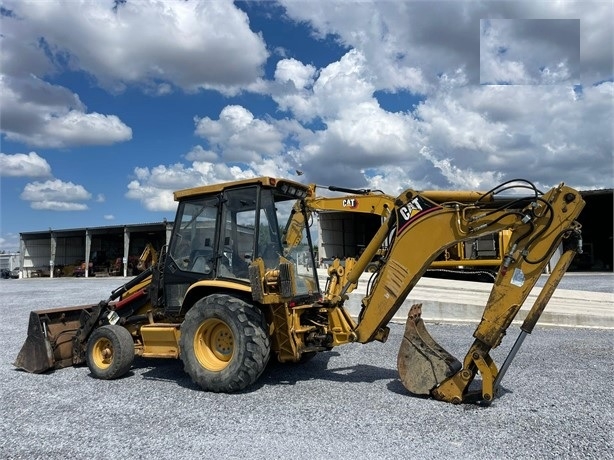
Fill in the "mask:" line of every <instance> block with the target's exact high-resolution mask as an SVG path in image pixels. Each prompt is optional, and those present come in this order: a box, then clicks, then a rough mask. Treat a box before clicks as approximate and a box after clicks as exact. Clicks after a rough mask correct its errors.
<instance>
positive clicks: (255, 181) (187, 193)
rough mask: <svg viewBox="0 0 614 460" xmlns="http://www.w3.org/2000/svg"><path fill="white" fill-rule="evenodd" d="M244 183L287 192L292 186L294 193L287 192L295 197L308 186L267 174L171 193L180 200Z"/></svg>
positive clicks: (304, 192)
mask: <svg viewBox="0 0 614 460" xmlns="http://www.w3.org/2000/svg"><path fill="white" fill-rule="evenodd" d="M246 185H262V186H263V187H268V188H277V189H278V190H280V191H281V192H282V193H287V191H288V190H289V189H290V188H294V190H295V191H296V192H298V195H297V194H296V193H289V194H290V195H294V196H296V197H297V198H298V197H299V195H302V196H305V195H307V193H308V192H309V187H308V186H307V185H305V184H301V183H300V182H295V181H293V180H289V179H281V178H275V177H269V176H261V177H252V178H250V179H242V180H236V181H230V182H220V183H217V184H211V185H201V186H199V187H192V188H186V189H183V190H177V191H176V192H174V193H173V196H174V198H175V201H180V200H182V199H184V198H189V197H194V196H198V195H210V194H215V193H220V192H222V191H224V190H227V189H231V188H235V187H244V186H246Z"/></svg>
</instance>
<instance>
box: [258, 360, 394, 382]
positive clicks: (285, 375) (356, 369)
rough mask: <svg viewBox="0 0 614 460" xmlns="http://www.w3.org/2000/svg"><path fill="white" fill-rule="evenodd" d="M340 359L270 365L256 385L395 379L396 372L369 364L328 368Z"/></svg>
mask: <svg viewBox="0 0 614 460" xmlns="http://www.w3.org/2000/svg"><path fill="white" fill-rule="evenodd" d="M336 356H339V353H337V352H325V353H319V354H318V355H317V356H316V357H315V358H313V359H312V360H311V361H308V362H306V363H278V362H271V363H269V365H268V367H267V369H266V370H265V372H264V374H263V375H262V377H260V381H259V382H258V383H256V386H259V387H261V386H264V385H296V383H297V382H302V381H308V380H323V381H329V382H350V383H360V382H366V383H373V382H376V381H378V380H390V379H394V378H397V377H398V374H397V371H396V370H394V369H387V368H383V367H378V366H371V365H368V364H356V365H354V366H346V367H330V366H329V360H330V358H332V357H336Z"/></svg>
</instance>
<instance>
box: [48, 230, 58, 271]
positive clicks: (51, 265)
mask: <svg viewBox="0 0 614 460" xmlns="http://www.w3.org/2000/svg"><path fill="white" fill-rule="evenodd" d="M57 247H58V237H57V236H56V234H55V233H54V232H51V252H50V256H49V277H50V278H53V275H54V273H53V272H54V271H55V254H56V252H57Z"/></svg>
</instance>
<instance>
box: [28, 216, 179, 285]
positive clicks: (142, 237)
mask: <svg viewBox="0 0 614 460" xmlns="http://www.w3.org/2000/svg"><path fill="white" fill-rule="evenodd" d="M171 231H172V222H168V221H166V220H164V221H163V222H157V223H146V224H131V225H121V226H108V227H92V228H74V229H62V230H54V229H49V230H47V231H39V232H24V233H21V234H20V254H19V258H20V261H19V264H20V265H19V266H20V268H21V277H22V278H30V277H36V276H49V277H57V276H85V277H89V276H92V275H97V276H108V275H120V276H129V275H132V274H134V273H133V269H135V267H136V263H138V259H139V256H140V255H141V253H142V252H143V250H144V249H145V247H146V246H147V244H151V245H152V246H153V247H154V248H155V249H156V250H157V251H159V250H160V249H161V248H162V246H163V245H165V244H166V243H167V242H168V241H169V239H170V234H171ZM86 268H89V269H86Z"/></svg>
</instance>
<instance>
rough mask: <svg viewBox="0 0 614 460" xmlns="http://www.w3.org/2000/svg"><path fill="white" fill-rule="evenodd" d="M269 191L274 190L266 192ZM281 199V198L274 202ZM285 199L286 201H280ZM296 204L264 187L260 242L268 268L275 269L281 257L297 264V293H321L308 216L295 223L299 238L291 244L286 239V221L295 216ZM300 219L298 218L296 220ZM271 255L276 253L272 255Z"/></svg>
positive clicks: (261, 255)
mask: <svg viewBox="0 0 614 460" xmlns="http://www.w3.org/2000/svg"><path fill="white" fill-rule="evenodd" d="M266 192H271V193H270V194H269V193H266ZM274 200H278V201H276V202H275V201H274ZM280 200H282V201H280ZM295 203H296V200H295V199H288V198H287V197H285V196H281V195H275V194H274V193H273V191H272V190H263V193H262V197H261V203H260V205H261V218H260V222H259V238H258V245H259V249H260V250H261V252H260V253H259V255H260V257H262V258H263V260H264V263H265V266H266V267H267V268H275V267H276V266H277V265H278V264H279V262H280V257H282V258H284V259H286V260H288V261H290V262H291V263H292V264H293V266H294V267H295V278H296V280H297V282H296V284H297V286H296V288H297V295H299V296H302V295H314V294H319V292H320V287H319V285H318V281H317V271H316V266H315V258H314V257H313V251H312V248H313V245H312V241H311V235H310V233H309V228H308V226H307V225H306V224H305V222H306V218H305V216H303V218H302V219H298V221H299V222H298V224H296V223H295V226H294V232H295V233H296V235H295V241H294V242H293V243H292V244H288V241H287V239H286V233H285V230H286V225H285V224H284V225H283V226H281V225H280V222H286V221H289V220H290V219H291V215H292V210H293V207H294V205H295ZM292 220H293V221H296V220H297V219H292ZM271 256H273V257H272V258H271Z"/></svg>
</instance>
